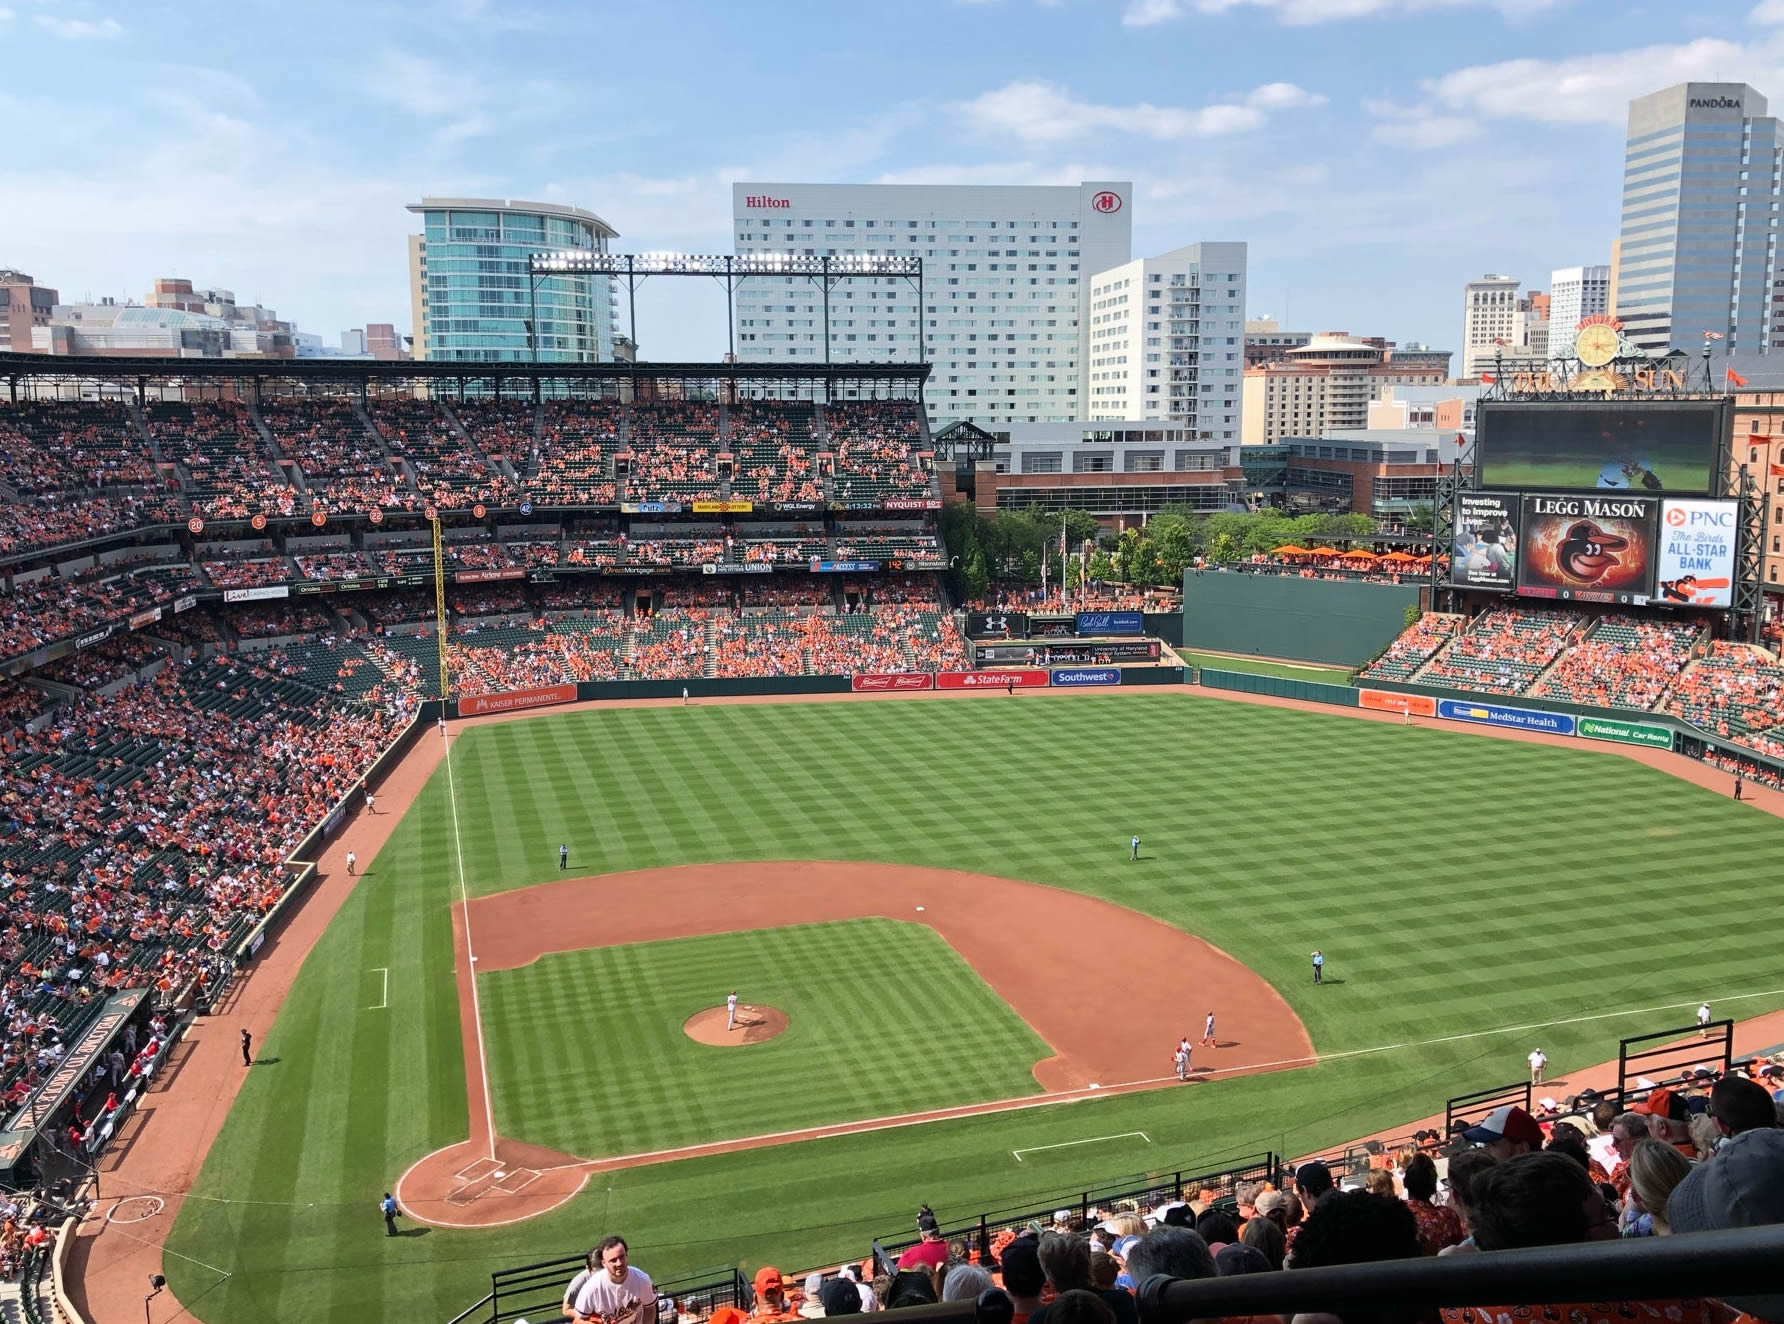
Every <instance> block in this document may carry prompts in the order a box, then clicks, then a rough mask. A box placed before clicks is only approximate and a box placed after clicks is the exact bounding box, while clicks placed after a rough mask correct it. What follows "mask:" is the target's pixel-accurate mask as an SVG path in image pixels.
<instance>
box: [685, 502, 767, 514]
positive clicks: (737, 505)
mask: <svg viewBox="0 0 1784 1324" xmlns="http://www.w3.org/2000/svg"><path fill="white" fill-rule="evenodd" d="M692 504H693V510H694V513H695V514H696V515H747V514H749V513H750V512H751V511H752V510H754V509H755V508H756V503H755V502H753V501H696V502H693V503H692Z"/></svg>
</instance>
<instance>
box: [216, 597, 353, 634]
mask: <svg viewBox="0 0 1784 1324" xmlns="http://www.w3.org/2000/svg"><path fill="white" fill-rule="evenodd" d="M227 619H228V621H229V625H230V628H231V629H233V630H234V631H235V633H236V635H237V637H239V638H242V639H275V638H278V637H279V636H281V635H301V634H315V633H316V632H317V631H319V630H328V629H331V628H333V626H334V620H333V618H332V617H330V616H329V614H328V611H327V609H326V608H324V607H322V606H320V605H319V604H318V603H316V601H315V600H314V599H311V598H283V599H280V600H279V601H276V602H246V603H240V604H236V605H233V606H231V607H230V608H229V609H228V613H227Z"/></svg>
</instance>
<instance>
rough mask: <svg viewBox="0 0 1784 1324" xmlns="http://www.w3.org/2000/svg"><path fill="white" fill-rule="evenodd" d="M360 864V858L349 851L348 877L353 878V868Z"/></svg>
mask: <svg viewBox="0 0 1784 1324" xmlns="http://www.w3.org/2000/svg"><path fill="white" fill-rule="evenodd" d="M358 863H359V856H357V855H355V854H354V853H353V852H352V851H348V852H347V877H349V878H351V877H352V876H353V866H354V865H356V864H358Z"/></svg>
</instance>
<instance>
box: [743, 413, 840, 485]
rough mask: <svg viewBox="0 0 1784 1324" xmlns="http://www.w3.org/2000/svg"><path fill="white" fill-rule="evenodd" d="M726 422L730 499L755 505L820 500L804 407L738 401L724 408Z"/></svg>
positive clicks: (809, 429)
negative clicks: (729, 456) (729, 462)
mask: <svg viewBox="0 0 1784 1324" xmlns="http://www.w3.org/2000/svg"><path fill="white" fill-rule="evenodd" d="M727 423H728V425H729V427H730V434H729V438H728V440H729V442H730V446H731V451H732V456H733V465H734V467H733V471H732V478H731V495H732V496H733V497H736V498H739V499H741V500H745V501H754V502H758V503H771V502H775V503H777V502H786V501H792V502H818V501H822V500H823V499H824V489H823V486H822V485H821V484H820V483H819V481H818V468H817V458H816V455H815V453H814V450H815V448H814V444H813V441H812V430H811V425H812V407H811V406H810V405H807V404H796V403H769V402H764V401H755V400H743V401H739V402H737V403H736V404H733V405H731V406H730V407H729V409H728V410H727Z"/></svg>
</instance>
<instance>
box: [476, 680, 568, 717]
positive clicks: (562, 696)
mask: <svg viewBox="0 0 1784 1324" xmlns="http://www.w3.org/2000/svg"><path fill="white" fill-rule="evenodd" d="M575 698H576V687H575V686H574V685H550V686H547V687H545V688H544V689H537V690H509V691H508V692H507V693H505V694H469V695H466V696H465V697H464V698H462V699H460V700H459V701H458V715H459V716H460V717H476V716H478V715H479V714H481V713H512V712H518V711H519V710H520V709H522V708H548V707H550V706H551V705H552V704H554V703H570V702H572V701H574V700H575Z"/></svg>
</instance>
